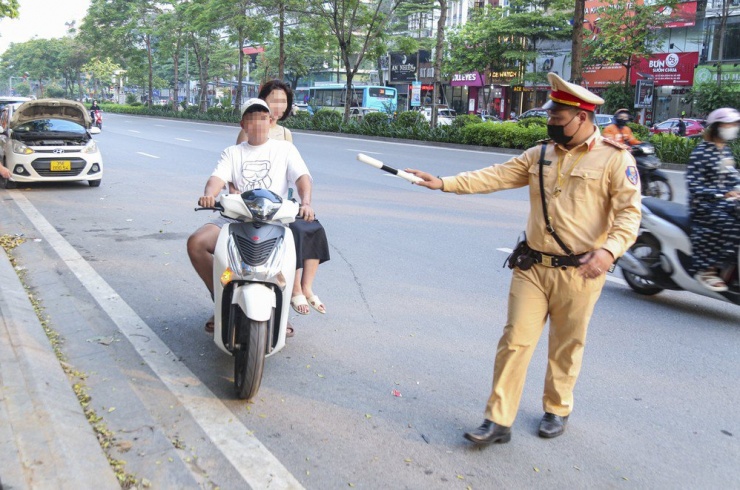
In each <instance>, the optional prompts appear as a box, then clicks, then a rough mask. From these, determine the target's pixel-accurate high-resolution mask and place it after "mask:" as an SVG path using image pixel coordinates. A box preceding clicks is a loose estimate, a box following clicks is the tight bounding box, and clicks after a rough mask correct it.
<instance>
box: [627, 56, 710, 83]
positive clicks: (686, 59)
mask: <svg viewBox="0 0 740 490" xmlns="http://www.w3.org/2000/svg"><path fill="white" fill-rule="evenodd" d="M698 63H699V53H697V52H693V53H654V54H652V55H651V56H650V58H648V59H640V60H639V61H638V63H637V64H635V65H633V66H632V69H631V71H630V80H631V81H632V82H633V83H634V82H635V81H636V80H638V79H639V78H647V77H645V75H648V76H649V77H652V78H653V80H655V86H656V87H660V86H663V85H693V84H694V68H696V65H697V64H698Z"/></svg>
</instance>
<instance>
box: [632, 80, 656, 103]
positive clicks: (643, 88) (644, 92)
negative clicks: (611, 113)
mask: <svg viewBox="0 0 740 490" xmlns="http://www.w3.org/2000/svg"><path fill="white" fill-rule="evenodd" d="M654 90H655V83H653V81H652V80H638V81H637V86H636V87H635V109H646V108H648V107H652V106H653V91H654Z"/></svg>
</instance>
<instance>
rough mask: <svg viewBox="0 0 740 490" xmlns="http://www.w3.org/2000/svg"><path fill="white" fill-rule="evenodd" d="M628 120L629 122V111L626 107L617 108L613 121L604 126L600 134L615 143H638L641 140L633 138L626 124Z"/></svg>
mask: <svg viewBox="0 0 740 490" xmlns="http://www.w3.org/2000/svg"><path fill="white" fill-rule="evenodd" d="M628 122H630V111H629V110H628V109H618V110H617V112H615V113H614V122H613V123H612V124H610V125H608V126H607V127H605V128H604V132H603V133H601V135H602V136H603V137H604V138H609V139H610V140H612V141H616V142H617V143H623V144H625V145H630V146H634V145H639V144H640V143H642V141H640V140H638V139H637V138H635V135H634V134H633V133H632V130H631V129H630V128H629V126H627V123H628Z"/></svg>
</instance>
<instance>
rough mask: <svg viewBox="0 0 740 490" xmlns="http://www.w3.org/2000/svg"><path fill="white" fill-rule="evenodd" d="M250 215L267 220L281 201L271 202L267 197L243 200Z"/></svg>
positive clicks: (276, 209) (278, 207)
mask: <svg viewBox="0 0 740 490" xmlns="http://www.w3.org/2000/svg"><path fill="white" fill-rule="evenodd" d="M244 204H246V205H247V209H249V212H250V213H252V216H253V217H254V218H256V219H258V220H262V221H268V220H270V218H272V217H273V216H274V215H275V213H276V212H277V211H278V209H280V206H281V205H282V203H279V202H278V203H276V202H272V201H270V200H269V199H267V198H264V197H258V198H256V199H253V200H250V201H244Z"/></svg>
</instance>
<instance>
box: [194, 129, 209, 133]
mask: <svg viewBox="0 0 740 490" xmlns="http://www.w3.org/2000/svg"><path fill="white" fill-rule="evenodd" d="M195 131H196V132H198V133H210V131H206V130H205V129H196V130H195Z"/></svg>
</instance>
